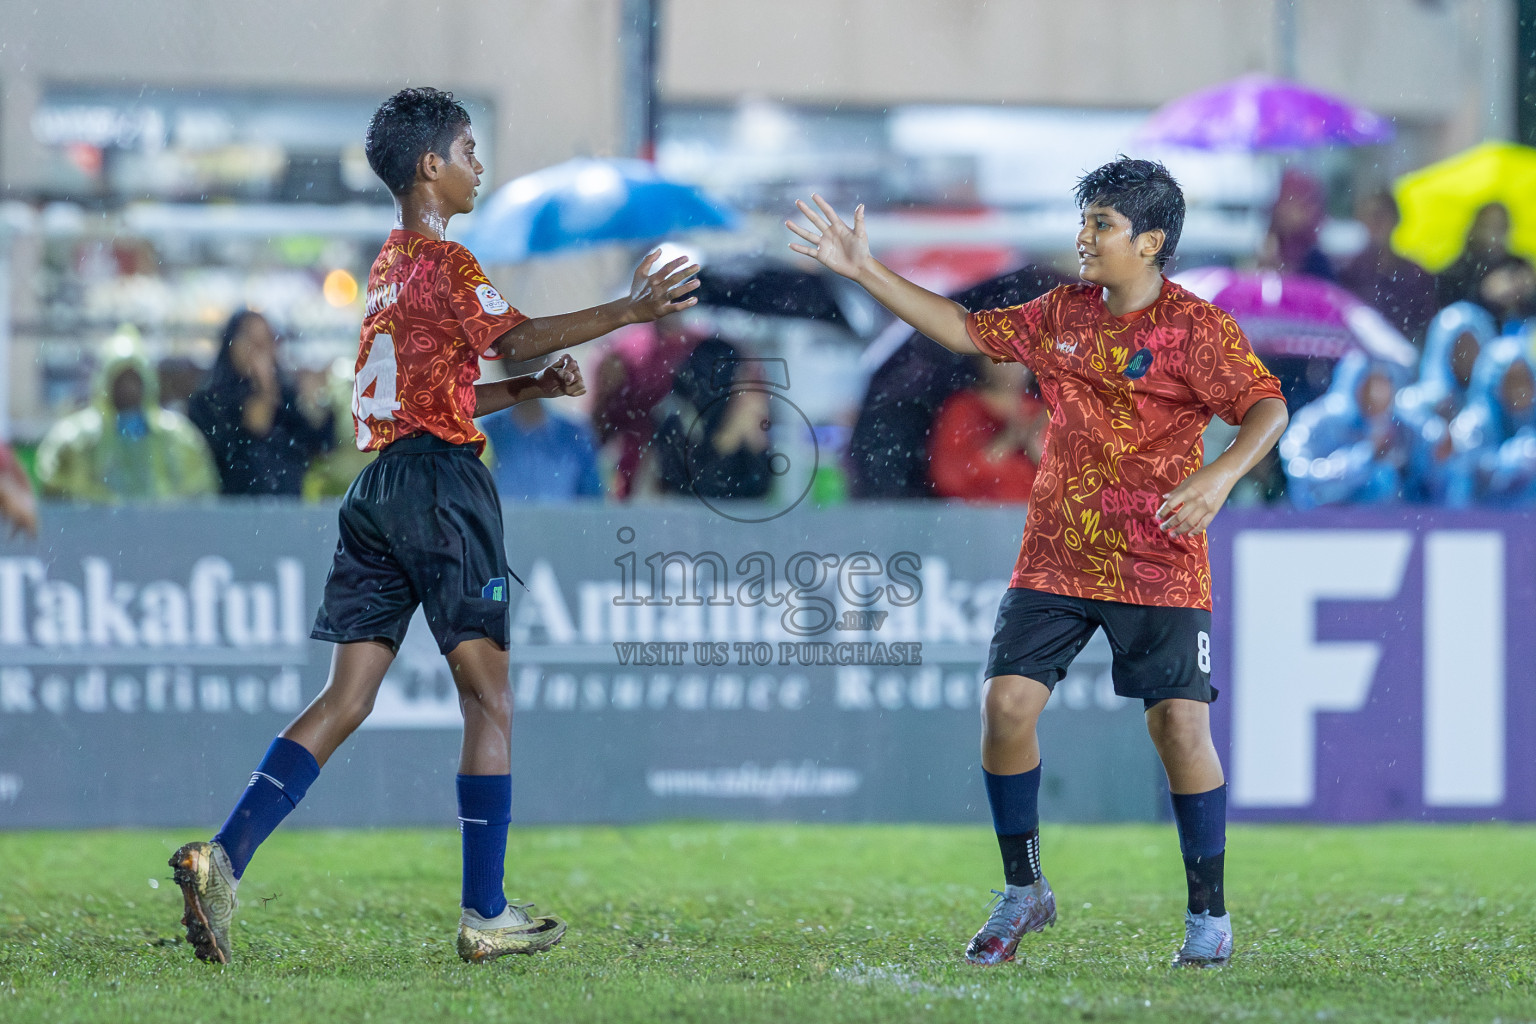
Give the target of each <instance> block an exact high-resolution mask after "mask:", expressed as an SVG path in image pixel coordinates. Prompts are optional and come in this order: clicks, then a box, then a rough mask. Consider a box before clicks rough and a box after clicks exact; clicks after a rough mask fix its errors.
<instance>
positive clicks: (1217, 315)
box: [1185, 310, 1285, 424]
mask: <svg viewBox="0 0 1536 1024" xmlns="http://www.w3.org/2000/svg"><path fill="white" fill-rule="evenodd" d="M1188 366H1189V369H1188V371H1187V372H1186V374H1185V380H1186V382H1187V383H1188V384H1189V386H1190V388H1191V389H1192V390H1193V391H1194V393H1195V395H1196V396H1197V397H1198V398H1199V399H1200V401H1201V402H1202V403H1204V405H1205V407H1206V408H1207V409H1209V410H1210V411H1211V413H1212V414H1213V415H1216V416H1220V417H1221V418H1222V419H1224V420H1226V421H1227V422H1228V423H1232V424H1237V423H1241V422H1242V421H1243V417H1244V416H1246V415H1247V414H1248V410H1249V409H1251V408H1253V406H1254V404H1255V403H1257V402H1258V401H1260V400H1261V399H1265V398H1279V399H1281V400H1282V401H1284V398H1285V396H1284V395H1282V394H1281V392H1280V380H1279V378H1277V377H1276V376H1275V375H1274V374H1272V373H1270V372H1269V369H1268V368H1267V367H1265V365H1264V363H1263V362H1262V361H1261V360H1260V359H1259V357H1258V356H1257V355H1255V354H1254V351H1253V346H1252V345H1251V344H1249V342H1248V337H1247V335H1245V334H1243V329H1242V328H1241V327H1239V326H1237V321H1236V320H1233V319H1232V317H1231V316H1230V315H1228V314H1227V313H1225V312H1222V311H1221V310H1213V311H1212V315H1211V316H1209V317H1207V318H1205V319H1202V320H1196V322H1195V327H1194V330H1193V332H1192V335H1191V339H1190V352H1189V361H1188Z"/></svg>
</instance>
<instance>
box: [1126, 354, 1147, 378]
mask: <svg viewBox="0 0 1536 1024" xmlns="http://www.w3.org/2000/svg"><path fill="white" fill-rule="evenodd" d="M1150 369H1152V350H1151V349H1149V348H1144V349H1142V350H1141V351H1140V352H1137V353H1136V354H1135V355H1133V356H1131V361H1130V362H1128V363H1126V364H1125V369H1124V370H1123V371H1122V372H1123V373H1124V374H1125V376H1126V378H1127V379H1128V380H1140V379H1141V378H1142V377H1145V376H1146V375H1147V371H1148V370H1150Z"/></svg>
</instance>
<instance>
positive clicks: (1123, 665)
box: [982, 587, 1218, 707]
mask: <svg viewBox="0 0 1536 1024" xmlns="http://www.w3.org/2000/svg"><path fill="white" fill-rule="evenodd" d="M1100 626H1102V627H1103V628H1104V633H1105V635H1106V636H1107V637H1108V638H1109V646H1110V649H1111V650H1112V651H1114V663H1113V666H1112V668H1111V676H1112V678H1113V679H1114V683H1115V692H1116V693H1118V694H1119V695H1120V696H1122V697H1132V698H1136V697H1139V698H1141V699H1142V700H1143V701H1144V702H1145V703H1146V706H1147V707H1151V706H1152V705H1153V704H1156V703H1157V702H1158V701H1160V700H1168V699H1170V698H1175V697H1178V698H1182V699H1185V700H1198V701H1203V702H1205V703H1207V704H1209V703H1210V702H1211V701H1213V700H1215V699H1216V695H1217V692H1218V691H1217V690H1216V688H1215V687H1213V686H1212V685H1211V613H1210V612H1208V611H1206V610H1205V609H1204V608H1165V607H1161V606H1158V605H1145V604H1126V603H1124V602H1121V601H1093V600H1090V599H1087V598H1082V597H1067V596H1065V595H1062V594H1048V593H1046V592H1044V591H1040V590H1029V589H1027V588H1025V587H1010V588H1009V590H1008V592H1007V593H1006V594H1004V595H1003V601H1002V604H1000V605H999V606H998V609H997V625H996V627H995V628H994V630H993V636H992V648H991V650H990V651H988V653H987V668H986V674H985V675H984V676H983V677H982V678H984V679H991V678H992V677H993V676H1026V677H1028V678H1030V679H1034V680H1037V681H1038V682H1041V683H1044V684H1045V685H1046V686H1047V687H1051V688H1054V687H1055V686H1056V684H1057V683H1058V682H1060V681H1061V680H1062V678H1063V677H1065V676H1066V674H1067V668H1068V667H1069V666H1070V665H1071V664H1072V659H1074V658H1076V657H1077V656H1078V654H1079V653H1081V651H1082V649H1083V647H1084V646H1085V645H1086V644H1087V643H1088V640H1089V639H1090V638H1091V637H1092V636H1093V631H1094V630H1096V629H1098V628H1099V627H1100Z"/></svg>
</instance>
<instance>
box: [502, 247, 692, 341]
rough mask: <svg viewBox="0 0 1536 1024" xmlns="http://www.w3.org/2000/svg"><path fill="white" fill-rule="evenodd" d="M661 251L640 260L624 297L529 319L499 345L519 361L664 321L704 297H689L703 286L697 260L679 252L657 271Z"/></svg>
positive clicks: (511, 331)
mask: <svg viewBox="0 0 1536 1024" xmlns="http://www.w3.org/2000/svg"><path fill="white" fill-rule="evenodd" d="M660 256H661V250H660V249H655V250H653V251H652V252H651V253H649V254H648V255H647V256H646V257H645V259H643V260H641V261H640V266H638V267H636V268H635V277H634V280H633V281H632V282H631V283H630V288H629V294H628V295H627V296H625V297H624V298H622V299H614V300H613V301H612V302H605V303H603V304H602V305H601V306H593V307H591V308H590V309H582V310H577V311H576V312H574V313H561V314H560V315H558V316H540V317H534V318H533V319H532V320H524V321H523V322H522V323H520V324H518V325H517V326H516V327H514V328H512V329H511V330H510V331H508V332H507V333H506V334H503V335H502V336H501V337H500V338H497V339H496V350H497V351H498V352H499V353H500V354H501V355H503V356H505V357H506V358H508V359H514V360H517V361H518V362H521V361H523V360H525V359H537V358H538V357H539V356H545V355H549V354H550V353H551V352H559V351H560V350H561V349H566V348H570V347H571V346H573V345H580V344H581V343H582V342H584V341H591V340H592V339H593V338H600V337H602V336H603V335H605V334H607V333H608V332H610V331H615V330H618V329H619V328H620V327H624V326H627V325H629V324H643V323H649V322H650V321H652V320H660V319H661V318H662V317H664V316H666V315H667V314H668V313H675V312H677V311H678V310H680V309H687V308H688V307H689V306H692V305H693V304H694V303H696V302H698V299H692V298H684V296H686V295H687V294H688V293H689V292H691V291H693V290H694V289H695V288H697V287H698V286H699V282H698V281H697V280H694V279H692V278H693V275H694V274H696V273H698V271H699V265H698V264H697V263H691V264H689V265H688V266H686V267H685V266H683V264H684V263H687V262H688V258H687V257H686V256H679V257H678V258H677V259H675V260H673V261H672V262H671V263H668V264H667V265H666V266H664V267H662V268H661V269H659V270H654V271H653V270H652V268H653V267H654V266H655V265H656V260H657V259H658V258H659V257H660Z"/></svg>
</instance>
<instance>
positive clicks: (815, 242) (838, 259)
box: [784, 195, 870, 278]
mask: <svg viewBox="0 0 1536 1024" xmlns="http://www.w3.org/2000/svg"><path fill="white" fill-rule="evenodd" d="M811 199H812V200H814V201H815V203H816V206H817V208H818V209H819V210H820V212H819V213H818V212H817V210H813V209H811V207H810V204H808V203H806V202H805V200H803V199H801V200H797V201H796V202H795V206H796V207H798V208H799V210H800V212H801V213H802V214H804V215H805V219H806V220H808V221H810V223H811V228H814V229H815V230H811V228H805V227H802V226H800V225H799V224H796V223H795V222H794V221H792V220H786V221H785V222H784V226H785V227H787V228H789V230H791V231H793V232H794V233H795V234H797V235H799V236H800V237H801V238H803V239H805V241H806V242H807V243H809V244H807V245H800V244H798V243H796V242H790V243H789V247H790V248H791V249H793V250H794V251H795V252H798V253H799V254H800V255H802V256H809V257H810V258H811V259H813V260H815V261H816V262H818V263H820V264H821V265H822V266H824V267H826V268H827V269H828V270H830V271H832V272H834V273H837V274H841V275H843V276H844V277H851V278H857V277H858V275H859V273H860V272H861V271H863V269H864V266H865V264H867V263H868V262H869V260H870V255H869V235H868V233H867V232H865V230H864V205H863V204H862V203H861V204H859V205H858V206H857V207H855V208H854V211H853V227H849V226H848V225H847V224H844V223H843V219H842V218H841V217H839V216H838V215H837V212H836V211H835V210H833V209H832V206H831V204H830V203H828V202H827V201H826V200H825V199H823V198H821V196H818V195H812V196H811Z"/></svg>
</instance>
